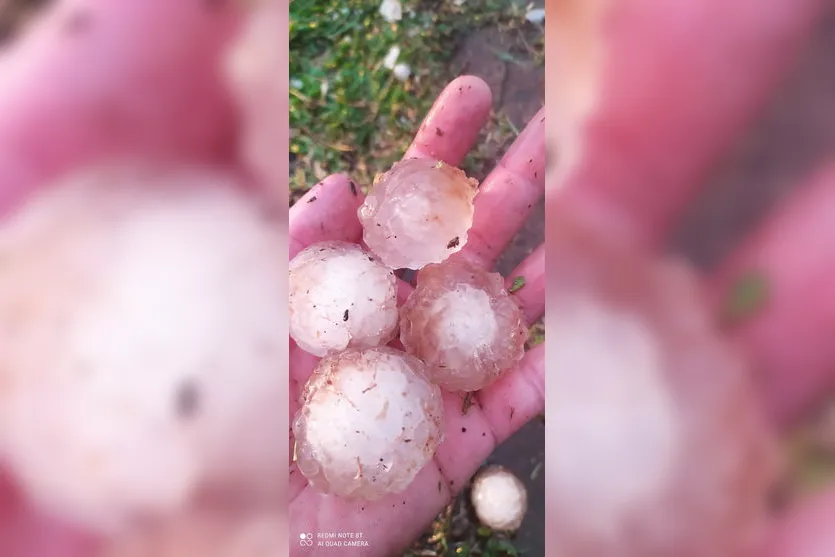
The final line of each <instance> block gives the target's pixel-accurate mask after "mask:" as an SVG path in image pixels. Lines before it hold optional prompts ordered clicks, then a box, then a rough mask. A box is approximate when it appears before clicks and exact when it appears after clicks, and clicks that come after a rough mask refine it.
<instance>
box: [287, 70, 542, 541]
mask: <svg viewBox="0 0 835 557" xmlns="http://www.w3.org/2000/svg"><path fill="white" fill-rule="evenodd" d="M491 104H492V101H491V95H490V90H489V88H488V87H487V85H486V84H485V83H484V82H483V81H481V80H480V79H478V78H475V77H469V76H465V77H460V78H458V79H456V80H454V81H453V82H452V83H450V84H449V85H448V86H447V88H446V89H445V90H444V91H443V93H441V95H440V97H439V98H438V100H437V101H436V103H435V105H434V106H433V108H432V109H431V110H430V112H429V114H428V115H427V116H426V119H425V120H424V122H423V125H422V126H421V127H420V129H419V131H418V133H417V136H416V137H415V140H414V142H413V143H412V145H411V146H410V147H409V149H408V150H407V151H406V153H405V155H404V157H428V158H432V159H439V160H443V161H444V162H446V163H448V164H450V165H456V166H457V165H458V164H460V162H461V161H462V160H463V158H464V156H465V155H466V153H467V151H469V149H470V148H471V147H472V146H473V144H474V143H475V140H476V138H477V135H478V133H479V130H480V128H481V127H482V125H483V124H484V123H485V121H486V119H487V117H488V115H489V112H490V106H491ZM544 188H545V116H544V110H540V111H539V113H537V114H536V115H535V116H534V117H533V118H532V119H531V121H530V123H529V124H528V126H527V127H526V128H525V130H524V131H523V132H522V133H521V134H520V135H519V137H518V138H517V139H516V141H515V142H514V143H513V145H512V146H511V147H510V149H509V150H508V152H507V153H506V154H505V155H504V158H503V159H502V161H501V162H500V163H499V165H498V166H497V167H496V168H495V169H494V170H493V171H492V172H491V173H490V175H489V176H488V177H487V178H486V179H485V180H484V182H483V183H482V184H481V186H480V188H479V193H478V195H477V196H476V199H475V219H474V223H473V227H472V229H471V230H470V232H469V241H468V242H467V244H466V246H464V248H463V249H462V251H461V253H460V255H458V256H460V257H467V258H469V259H470V260H472V261H474V262H475V263H477V264H478V265H480V266H482V267H483V268H486V269H492V266H493V264H494V262H495V260H496V258H497V257H498V256H499V255H500V254H501V252H502V251H503V250H504V248H505V246H506V245H507V244H508V243H509V242H510V241H511V240H512V239H513V237H514V235H515V234H516V232H517V231H518V230H519V228H521V226H522V225H523V224H524V222H525V219H526V218H527V216H528V214H529V213H530V212H531V210H532V208H533V207H534V206H535V205H536V204H537V203H538V202H539V201H540V200H541V198H542V196H543V195H544ZM362 200H363V195H362V192H361V191H360V190H359V188H357V186H356V185H355V184H353V183H352V182H351V180H350V179H349V178H348V177H347V176H343V175H333V176H330V177H328V178H326V179H325V180H323V181H322V182H321V183H319V184H317V185H316V186H314V187H313V188H312V189H311V190H310V191H309V192H307V193H306V194H305V196H304V197H302V198H301V199H300V200H299V201H298V202H296V204H295V205H294V206H293V207H292V208H291V209H290V242H291V245H290V256H291V257H293V256H294V255H295V254H296V253H298V252H299V251H301V250H302V249H304V248H305V247H307V246H309V245H311V244H314V243H316V242H320V241H323V240H344V241H349V242H360V241H361V240H362V228H361V226H360V223H359V221H358V219H357V208H358V207H359V206H360V205H361V204H362ZM516 276H524V277H525V286H524V287H522V288H521V289H519V290H517V291H516V292H514V293H513V294H512V295H513V296H514V297H515V298H516V300H517V302H518V303H519V304H520V306H521V307H522V309H523V311H524V314H525V316H526V318H527V320H528V323H529V324H532V323H534V322H535V321H536V320H537V319H539V317H541V316H542V313H543V312H544V309H545V282H544V280H545V256H544V249H543V247H542V246H540V247H539V248H537V249H536V250H534V251H533V253H531V254H530V255H529V256H528V257H527V258H526V259H525V261H524V262H522V263H521V264H520V265H519V267H518V268H517V269H516V270H515V271H514V272H513V273H511V275H510V278H509V281H510V282H512V280H513V277H516ZM510 282H509V283H508V285H509V284H510ZM410 288H411V287H410V286H409V285H408V284H406V283H405V282H402V281H401V283H400V291H399V297H400V302H401V303H402V301H403V300H404V299H405V296H407V295H408V292H409V290H410ZM317 361H318V358H315V357H313V356H311V355H310V354H308V353H306V352H304V351H303V350H301V349H300V348H299V347H297V346H295V344H293V345H292V346H291V351H290V382H291V387H290V412H291V416H292V415H293V414H294V413H295V412H296V410H298V408H299V405H298V398H299V395H300V393H301V389H302V387H303V386H304V384H305V382H306V380H307V378H308V377H309V376H310V374H311V372H312V371H313V368H314V366H315V365H316V362H317ZM544 381H545V377H544V346H543V345H539V346H537V347H535V348H533V349H532V350H530V351H528V352H527V353H526V355H525V357H524V359H523V360H522V361H521V362H520V363H519V364H518V366H516V368H515V369H513V370H512V371H510V372H508V374H507V375H505V376H504V377H502V379H500V380H499V381H498V382H496V383H494V384H493V385H491V386H489V387H488V388H486V389H484V390H482V391H479V392H478V393H477V394H476V395H474V396H473V401H474V403H473V405H472V406H471V407H470V408H469V410H468V411H467V412H466V414H465V413H464V412H463V397H462V396H461V395H459V394H455V393H444V410H445V421H446V424H445V427H446V431H445V439H444V442H443V443H442V444H441V446H440V447H439V448H438V450H437V452H436V454H435V458H434V460H433V461H432V462H431V463H430V464H428V465H427V466H426V467H425V468H424V469H423V470H422V471H421V472H420V473H419V474H418V476H417V477H416V478H415V481H414V482H413V483H412V484H411V485H410V486H409V488H407V490H406V491H405V492H404V493H402V494H398V495H391V496H388V497H386V498H384V499H382V500H381V501H376V502H361V501H347V500H344V499H340V498H338V497H334V496H327V495H323V494H321V493H319V492H317V491H316V490H315V489H314V488H312V487H310V486H309V485H308V484H307V481H306V479H305V478H304V476H302V475H301V474H300V472H299V471H298V469H297V467H296V466H295V464H292V465H291V467H290V539H291V548H293V549H292V550H291V551H292V552H295V551H298V552H299V554H304V553H305V552H307V553H309V552H310V550H309V549H304V548H300V547H299V546H298V545H297V544H296V543H295V541H296V540H297V539H298V536H299V534H300V533H308V532H310V533H315V532H346V531H347V532H357V533H360V532H361V533H362V534H363V538H364V539H365V540H366V541H367V542H368V547H363V548H362V550H358V551H360V552H361V553H362V555H368V556H373V555H380V556H389V555H394V554H396V552H397V551H399V550H402V549H403V548H405V547H406V546H408V545H409V544H410V543H411V541H412V540H414V539H415V538H417V536H418V535H419V534H420V533H421V531H422V530H423V529H424V528H425V526H426V525H427V524H428V523H429V522H431V520H432V518H434V517H435V515H437V513H438V512H439V511H440V510H441V509H442V508H443V507H444V505H446V504H447V503H448V502H449V500H450V498H451V497H452V496H453V495H454V494H455V493H456V492H457V491H459V490H460V489H461V488H462V487H464V485H465V484H466V483H467V481H468V480H469V479H470V477H471V476H472V475H473V473H474V472H475V471H476V470H477V468H478V467H479V466H480V465H481V463H482V462H483V460H484V459H485V458H486V457H487V456H488V455H489V454H490V453H491V452H492V451H493V449H494V448H495V446H496V445H497V444H498V443H501V442H502V441H503V440H504V439H506V438H507V437H508V436H509V435H510V434H511V433H513V432H514V431H515V430H516V429H518V428H519V427H521V426H522V425H524V424H525V423H526V422H527V421H528V420H530V419H531V418H533V417H535V416H536V415H538V414H539V413H540V412H541V411H542V409H543V404H544V399H543V394H544V387H545V383H544ZM291 554H295V553H291ZM358 554H359V553H358Z"/></svg>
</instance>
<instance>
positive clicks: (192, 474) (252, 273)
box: [0, 164, 287, 531]
mask: <svg viewBox="0 0 835 557" xmlns="http://www.w3.org/2000/svg"><path fill="white" fill-rule="evenodd" d="M286 245H287V238H286V232H285V231H283V230H282V228H280V227H279V228H277V227H276V226H275V224H274V223H273V222H271V221H268V220H266V219H265V217H264V215H263V213H262V212H261V211H260V207H259V205H258V204H257V203H256V202H255V201H254V200H253V199H251V198H250V197H249V196H247V195H245V194H244V193H243V190H242V189H240V188H239V187H238V184H237V182H236V179H235V178H234V177H232V176H230V175H227V174H225V173H222V172H220V171H216V170H213V169H198V168H180V169H170V168H165V169H164V168H158V167H155V166H146V165H129V164H126V165H120V166H113V167H107V168H97V169H91V170H87V171H83V172H80V173H79V174H77V175H73V176H71V177H68V178H66V179H64V180H62V181H60V182H59V183H57V184H55V185H54V186H53V187H51V188H48V189H46V190H44V192H43V193H41V194H39V195H37V196H35V197H34V198H33V199H32V200H31V202H30V203H29V204H27V205H26V206H24V207H23V208H22V209H21V210H20V211H18V212H16V213H15V214H14V215H12V216H11V217H9V219H8V220H7V221H6V222H4V223H3V224H2V226H0V262H2V264H0V385H2V389H0V451H2V457H3V460H4V462H5V463H6V464H8V465H9V466H10V467H11V469H12V470H13V472H14V473H15V474H16V476H17V477H18V478H19V479H20V481H21V482H22V484H23V486H24V487H25V488H26V490H27V491H28V492H29V494H30V495H31V496H32V497H33V498H34V500H35V501H36V502H37V503H39V504H41V505H43V506H45V507H46V508H47V510H49V511H51V512H56V513H58V514H59V515H62V516H64V517H66V518H68V519H70V520H72V521H78V522H81V523H82V524H84V525H85V526H88V527H91V528H94V529H101V530H104V531H110V530H116V529H120V528H121V527H123V526H126V525H128V524H129V523H130V522H132V520H133V519H134V518H136V517H137V516H140V515H141V516H142V517H153V516H163V515H167V514H168V513H171V512H174V511H176V510H177V509H179V508H180V507H181V506H182V505H183V504H185V502H186V501H188V500H189V499H190V498H191V497H192V495H193V494H195V493H196V492H197V491H198V490H204V489H206V490H212V491H214V490H217V491H218V492H226V491H228V492H229V493H232V492H234V493H236V494H240V495H241V496H243V497H244V498H246V497H248V496H253V497H254V496H255V494H258V497H260V496H261V495H263V496H264V497H272V496H275V495H276V494H277V493H279V491H280V490H282V489H283V486H282V485H281V482H280V481H279V479H278V478H277V477H276V474H275V470H277V469H279V466H280V465H281V464H282V463H283V462H285V461H284V460H283V458H282V452H281V451H280V447H281V443H280V442H276V440H277V439H279V438H280V434H281V433H282V432H280V431H279V430H278V426H277V425H276V423H277V422H276V416H277V413H278V412H279V411H280V410H279V409H280V408H281V407H282V405H283V404H285V400H286V392H287V386H286V378H284V379H282V378H283V377H286V376H285V375H284V374H283V373H282V372H281V367H280V366H282V365H283V364H282V362H285V361H286V350H287V344H286V343H287V337H286V326H282V321H283V314H284V311H285V308H286V303H287V301H286V295H287V290H286V276H287V275H286V267H285V265H286V264H285V263H283V262H282V259H281V257H280V254H281V253H286ZM276 254H279V256H278V257H277V256H276ZM230 448H234V450H230ZM246 494H249V495H246Z"/></svg>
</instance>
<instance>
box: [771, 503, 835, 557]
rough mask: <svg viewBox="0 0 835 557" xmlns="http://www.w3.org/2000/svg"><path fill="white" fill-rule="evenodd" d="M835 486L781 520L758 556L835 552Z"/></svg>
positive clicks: (821, 555) (809, 555) (820, 556)
mask: <svg viewBox="0 0 835 557" xmlns="http://www.w3.org/2000/svg"><path fill="white" fill-rule="evenodd" d="M833 524H835V490H833V489H830V490H829V491H828V492H825V493H822V494H818V495H816V496H814V497H812V498H811V499H808V500H807V501H804V502H803V503H801V504H800V505H799V506H798V508H795V509H792V510H791V511H790V514H788V515H787V516H786V517H785V518H783V519H782V520H781V521H780V522H778V523H777V524H776V525H775V527H774V529H773V531H772V532H771V535H770V536H769V537H768V539H767V542H766V543H765V544H763V551H762V552H760V553H759V554H758V557H824V556H829V555H835V529H834V528H832V525H833Z"/></svg>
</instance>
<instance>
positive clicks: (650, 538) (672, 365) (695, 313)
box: [545, 215, 776, 557]
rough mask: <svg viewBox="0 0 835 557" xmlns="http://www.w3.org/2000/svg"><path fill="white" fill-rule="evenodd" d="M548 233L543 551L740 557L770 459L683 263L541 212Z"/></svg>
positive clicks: (729, 355) (744, 382)
mask: <svg viewBox="0 0 835 557" xmlns="http://www.w3.org/2000/svg"><path fill="white" fill-rule="evenodd" d="M555 222H556V223H558V225H557V226H558V228H556V229H555V230H553V233H552V234H551V236H550V237H549V248H550V249H551V250H552V251H551V252H550V253H549V259H548V264H549V269H548V272H549V276H548V278H549V280H551V281H553V282H552V285H553V286H549V300H548V304H549V307H548V311H549V315H548V318H547V320H546V326H547V327H548V339H549V340H548V360H549V361H548V380H547V389H548V392H547V395H546V397H545V400H546V412H547V416H548V419H547V423H546V435H547V438H548V442H549V443H550V446H552V447H555V450H553V451H552V452H551V453H549V455H548V459H547V460H546V464H545V466H546V477H547V482H546V501H547V504H548V509H547V512H548V520H549V522H551V525H550V526H549V529H550V530H551V531H552V532H553V533H554V536H553V538H552V539H553V541H554V543H553V550H554V551H555V553H556V554H559V555H563V554H564V555H595V556H599V557H665V556H669V555H676V556H680V557H703V556H705V555H715V556H723V557H731V556H735V555H743V554H747V553H746V550H748V549H750V544H751V543H752V542H753V541H754V538H755V536H756V535H757V534H758V533H759V529H760V527H761V526H762V525H763V519H764V517H765V515H766V499H767V496H768V494H769V489H770V487H771V485H772V482H773V480H774V478H775V475H774V474H775V469H776V468H775V459H774V456H775V453H774V446H773V439H772V433H771V432H770V431H769V428H768V427H767V424H766V422H765V419H764V416H763V415H762V414H761V408H760V407H759V406H758V400H757V396H756V390H755V388H754V385H753V383H752V378H751V377H750V368H749V367H748V366H747V365H746V364H745V362H744V361H743V360H742V359H741V358H740V356H739V355H738V354H737V353H736V352H735V351H734V349H733V348H732V347H731V346H730V345H729V344H728V343H727V342H726V341H725V340H724V339H723V338H722V337H721V336H720V335H719V333H718V332H717V331H716V329H715V328H714V323H713V319H712V315H711V314H710V312H709V311H708V308H707V305H706V304H705V303H704V300H703V299H702V297H701V292H700V291H699V284H698V282H697V279H696V278H695V276H694V274H693V273H692V271H691V270H690V269H688V268H686V267H684V266H683V265H679V264H674V263H672V262H658V261H652V260H648V259H645V258H644V256H642V255H640V254H636V253H635V252H632V251H627V250H625V249H621V248H619V247H616V246H614V245H613V244H610V243H608V242H606V241H604V240H603V239H601V238H598V237H597V236H596V235H594V234H593V233H590V232H588V231H586V230H585V229H584V228H582V227H580V226H578V225H576V224H573V223H572V222H571V217H570V216H569V215H564V216H563V218H559V219H555Z"/></svg>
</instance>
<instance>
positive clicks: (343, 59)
mask: <svg viewBox="0 0 835 557" xmlns="http://www.w3.org/2000/svg"><path fill="white" fill-rule="evenodd" d="M398 6H399V8H400V19H399V20H398V19H396V15H397V8H398ZM543 7H544V0H539V1H538V2H533V3H531V2H525V1H518V0H401V1H400V2H392V1H382V0H293V1H292V2H290V127H291V130H290V161H291V163H290V195H291V199H290V203H291V204H292V203H293V202H294V201H295V200H297V199H298V198H299V197H301V196H302V195H303V194H304V192H305V191H307V189H309V188H310V187H311V186H313V185H314V184H316V183H317V182H318V181H320V180H322V179H323V178H325V177H326V176H328V175H329V174H331V173H334V172H346V173H348V174H350V175H351V177H352V178H353V179H354V180H355V181H356V182H357V183H358V184H360V185H361V186H362V187H363V189H366V190H367V187H368V186H369V185H370V184H371V182H372V180H373V178H374V176H375V174H377V173H378V172H384V171H386V170H388V168H389V167H390V166H391V165H392V164H393V163H394V162H395V161H397V160H398V159H399V158H400V157H401V156H402V154H403V152H404V151H405V149H406V147H408V145H409V143H410V142H411V140H412V138H413V136H414V134H415V132H416V131H417V128H418V126H420V123H421V120H422V119H423V117H424V115H425V114H426V112H427V110H428V109H429V108H430V106H431V105H432V103H433V102H434V100H435V98H436V97H437V96H438V94H439V93H440V92H441V91H442V90H443V88H444V87H445V86H446V84H447V83H449V82H450V81H451V80H452V79H453V78H455V77H456V76H458V75H461V74H470V75H477V76H479V77H481V78H482V79H484V80H485V81H486V82H487V83H488V84H489V85H490V89H491V90H492V93H493V111H492V114H491V117H490V121H489V123H488V124H487V126H486V127H485V128H484V130H483V131H482V134H481V137H480V140H479V142H478V144H477V146H476V147H475V149H474V150H473V151H472V152H471V153H470V155H469V156H468V157H467V159H466V161H465V162H464V164H463V165H462V168H463V169H464V170H465V171H466V172H467V173H468V174H469V175H470V176H473V177H475V178H476V179H478V180H479V181H481V180H483V179H484V177H485V176H486V175H487V173H488V172H489V171H490V170H491V169H492V168H493V166H494V164H495V163H496V162H497V161H498V160H499V159H500V158H501V156H502V154H503V153H504V151H505V150H506V149H507V147H509V146H510V144H511V143H512V142H513V140H514V139H515V138H516V136H517V135H518V134H519V132H520V131H521V130H522V129H523V128H524V126H525V125H526V124H527V122H528V119H529V118H531V117H532V116H533V115H534V114H535V113H536V112H537V110H539V109H540V107H541V106H542V105H543V94H544V69H545V68H544V23H543V17H544V14H543ZM544 224H545V211H544V205H540V206H539V207H538V208H537V210H536V212H535V213H534V215H533V216H532V217H531V218H530V219H529V221H528V223H527V224H526V226H525V228H524V229H523V230H522V231H521V232H520V234H519V235H518V236H517V237H516V239H515V240H514V241H513V243H512V245H511V246H510V248H509V249H508V250H507V252H506V253H505V254H504V255H503V256H502V258H501V259H500V261H499V262H498V263H497V269H496V270H497V271H499V272H501V273H502V274H505V275H507V274H509V273H510V272H511V271H512V270H513V268H514V267H515V266H516V265H517V264H518V263H519V262H521V261H522V259H524V257H525V256H526V255H527V254H528V253H530V251H532V250H533V249H534V248H535V247H536V246H538V245H539V244H540V243H541V242H542V241H543V239H544ZM543 339H544V329H543V328H542V325H541V324H538V325H536V326H535V327H534V329H533V331H532V335H531V341H530V343H531V344H538V343H540V342H542V340H543ZM544 455H545V445H544V421H543V420H541V419H538V420H534V421H533V422H531V423H530V424H528V425H527V426H526V427H525V428H524V429H522V430H521V431H519V432H518V433H517V434H516V435H515V436H514V437H512V438H511V439H510V440H508V441H507V442H506V443H505V444H504V445H503V446H501V447H499V449H498V450H496V451H495V452H494V454H493V455H491V457H490V458H489V459H488V462H486V463H485V464H501V465H503V466H505V467H507V468H509V469H510V470H512V471H513V472H514V473H515V474H516V475H517V476H518V477H519V478H520V479H521V480H522V481H523V482H524V483H525V484H526V485H527V488H528V497H529V505H530V509H529V511H528V514H527V516H526V518H525V522H524V523H523V525H522V527H521V529H520V530H519V532H518V533H517V535H516V536H515V537H513V538H509V537H507V536H503V535H499V534H495V533H493V532H490V531H489V529H486V528H481V527H480V526H479V524H478V523H477V520H476V519H475V518H474V514H473V512H472V509H471V508H470V505H469V498H468V495H469V490H468V489H467V488H465V489H464V490H463V491H462V493H461V495H459V497H458V498H457V499H456V500H455V501H454V502H453V503H452V504H451V505H450V506H449V507H447V508H446V509H445V510H444V511H443V512H442V513H441V514H440V515H439V516H438V517H437V519H436V521H435V522H434V524H433V525H432V527H431V528H430V529H429V530H427V532H426V533H425V534H424V535H423V537H422V538H421V539H420V540H419V541H418V542H417V543H416V544H415V545H414V547H413V548H412V549H411V551H409V552H407V553H406V554H405V555H407V556H410V557H417V556H430V557H431V556H446V555H456V556H457V555H470V556H484V557H502V556H515V555H522V554H524V555H537V556H538V555H544V551H545V548H544V538H545V535H544V486H545V483H544V482H545V479H544V468H543V464H544V462H543V461H544Z"/></svg>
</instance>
